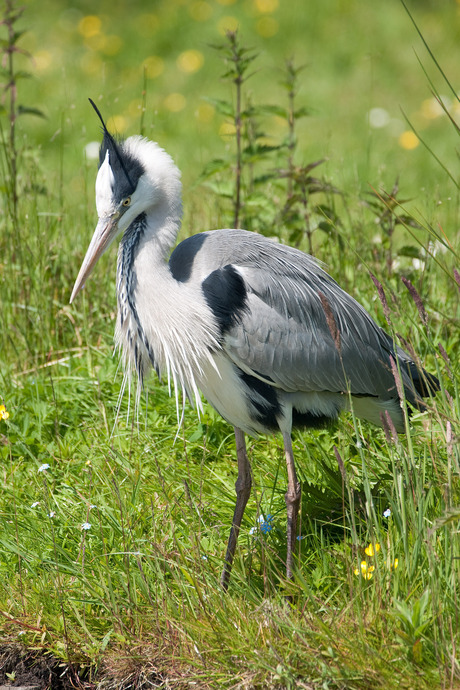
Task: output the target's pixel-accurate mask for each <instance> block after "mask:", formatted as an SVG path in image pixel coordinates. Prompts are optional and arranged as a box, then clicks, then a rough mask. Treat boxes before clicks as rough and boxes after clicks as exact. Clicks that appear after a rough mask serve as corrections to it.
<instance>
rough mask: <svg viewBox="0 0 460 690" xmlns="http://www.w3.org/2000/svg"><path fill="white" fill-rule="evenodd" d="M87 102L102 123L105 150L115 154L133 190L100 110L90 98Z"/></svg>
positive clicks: (121, 158)
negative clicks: (105, 141)
mask: <svg viewBox="0 0 460 690" xmlns="http://www.w3.org/2000/svg"><path fill="white" fill-rule="evenodd" d="M88 100H89V102H90V103H91V105H92V106H93V108H94V110H95V112H96V115H97V116H98V118H99V119H100V121H101V123H102V131H103V132H104V139H106V140H107V148H108V149H109V150H113V151H114V152H115V155H116V157H117V159H118V162H119V163H120V166H121V169H122V170H123V172H124V174H125V176H126V179H127V180H128V184H129V186H130V187H131V188H133V189H134V187H135V185H134V184H133V181H132V180H131V177H130V175H129V173H128V170H127V168H126V165H125V162H124V160H123V156H122V155H121V153H120V150H119V147H118V144H117V142H116V141H115V139H114V137H113V136H112V135H111V134H110V132H109V130H108V129H107V127H106V124H105V122H104V118H103V117H102V115H101V113H100V110H99V108H98V107H97V105H96V104H95V102H94V101H93V100H92V98H88Z"/></svg>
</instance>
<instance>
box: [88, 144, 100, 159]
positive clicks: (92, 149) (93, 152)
mask: <svg viewBox="0 0 460 690" xmlns="http://www.w3.org/2000/svg"><path fill="white" fill-rule="evenodd" d="M99 146H100V144H99V142H98V141H90V142H89V143H88V144H86V146H85V155H86V158H87V159H88V160H89V161H94V160H96V159H97V158H99Z"/></svg>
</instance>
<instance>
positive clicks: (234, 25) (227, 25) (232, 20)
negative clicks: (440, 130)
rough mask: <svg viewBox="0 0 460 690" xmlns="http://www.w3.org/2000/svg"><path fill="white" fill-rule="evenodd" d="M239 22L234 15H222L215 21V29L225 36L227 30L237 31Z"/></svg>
mask: <svg viewBox="0 0 460 690" xmlns="http://www.w3.org/2000/svg"><path fill="white" fill-rule="evenodd" d="M239 25H240V23H239V21H238V19H237V18H236V17H230V16H227V17H222V19H220V20H219V22H218V23H217V30H218V32H219V33H220V34H222V36H225V34H226V33H227V31H237V30H238V27H239Z"/></svg>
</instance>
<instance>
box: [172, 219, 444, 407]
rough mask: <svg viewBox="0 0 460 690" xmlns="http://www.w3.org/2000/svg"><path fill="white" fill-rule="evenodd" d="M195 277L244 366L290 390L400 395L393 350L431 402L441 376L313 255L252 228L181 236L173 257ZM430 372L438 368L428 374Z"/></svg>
mask: <svg viewBox="0 0 460 690" xmlns="http://www.w3.org/2000/svg"><path fill="white" fill-rule="evenodd" d="M170 268H171V272H172V273H173V275H174V276H175V277H176V278H177V280H180V281H189V280H190V281H196V282H199V283H200V284H201V287H202V290H203V293H204V295H205V298H206V300H207V302H208V306H209V307H210V308H211V311H212V312H213V314H214V316H215V318H216V319H217V321H218V322H219V325H220V329H221V333H222V346H223V348H224V350H225V352H226V353H227V355H228V357H229V358H230V359H231V360H232V361H233V362H234V363H235V365H236V366H238V367H239V368H240V369H242V370H243V371H244V372H246V373H248V374H251V375H253V376H255V377H257V378H259V379H262V380H264V381H266V382H268V383H271V384H272V385H274V386H276V387H278V388H280V389H283V390H285V391H288V392H296V391H306V392H307V391H329V392H334V393H336V392H351V393H352V394H354V395H363V396H376V397H381V398H383V399H390V398H397V397H398V394H397V390H396V385H395V379H394V375H393V372H392V367H391V358H393V360H394V361H398V362H399V364H400V366H401V375H402V379H403V384H404V387H405V394H406V397H407V399H408V401H409V402H410V403H411V404H414V405H416V406H420V407H422V406H423V403H422V401H421V399H420V397H419V393H420V394H421V395H428V392H427V389H426V388H425V390H424V386H425V387H426V384H427V383H428V387H429V388H431V390H436V380H435V379H433V380H432V381H431V378H432V377H430V378H429V379H428V381H427V380H426V378H425V380H424V381H423V380H422V379H423V378H424V377H426V372H422V378H420V372H418V371H416V367H415V364H414V363H413V362H412V360H411V358H410V357H409V355H408V354H407V353H406V352H404V351H403V350H402V349H401V348H399V347H398V348H397V349H396V351H395V348H394V345H393V341H392V339H391V338H390V336H388V335H387V334H386V333H385V331H383V330H382V329H381V328H379V326H378V325H377V324H376V323H375V322H374V321H373V319H372V318H371V317H370V316H369V314H368V313H367V312H366V311H365V309H364V308H363V307H362V306H361V305H360V304H359V303H358V302H356V300H354V299H353V298H352V297H351V296H350V295H348V294H347V293H346V292H345V291H344V290H342V289H341V288H340V287H339V285H337V283H336V282H335V281H334V280H333V279H332V278H331V277H330V276H329V275H328V274H327V273H326V272H325V271H324V270H323V269H322V267H321V266H320V265H319V264H318V263H317V262H316V261H315V260H314V259H313V258H312V257H310V256H308V255H307V254H304V253H303V252H300V251H298V250H296V249H293V248H292V247H288V246H285V245H281V244H278V243H275V242H273V241H271V240H268V239H267V238H265V237H262V236H260V235H257V234H254V233H249V232H246V231H244V230H215V231H212V232H206V233H200V234H199V235H194V236H193V237H190V238H188V239H187V240H185V241H184V242H182V243H181V244H180V245H179V246H178V247H177V248H176V250H175V251H174V253H173V255H172V256H171V260H170ZM428 376H429V375H428Z"/></svg>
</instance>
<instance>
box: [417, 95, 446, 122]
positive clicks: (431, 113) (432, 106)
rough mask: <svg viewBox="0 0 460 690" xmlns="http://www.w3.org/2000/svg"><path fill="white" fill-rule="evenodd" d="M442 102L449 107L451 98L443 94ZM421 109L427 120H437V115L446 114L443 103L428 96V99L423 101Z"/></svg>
mask: <svg viewBox="0 0 460 690" xmlns="http://www.w3.org/2000/svg"><path fill="white" fill-rule="evenodd" d="M442 102H443V103H444V105H445V107H446V108H447V109H448V108H449V107H450V105H451V104H450V102H449V99H448V98H446V97H445V96H442ZM421 111H422V115H423V117H425V118H426V119H427V120H435V119H436V118H437V117H440V116H441V115H444V109H443V107H442V105H441V103H440V102H439V101H438V100H437V99H436V98H427V99H426V100H424V101H423V102H422V108H421Z"/></svg>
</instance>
